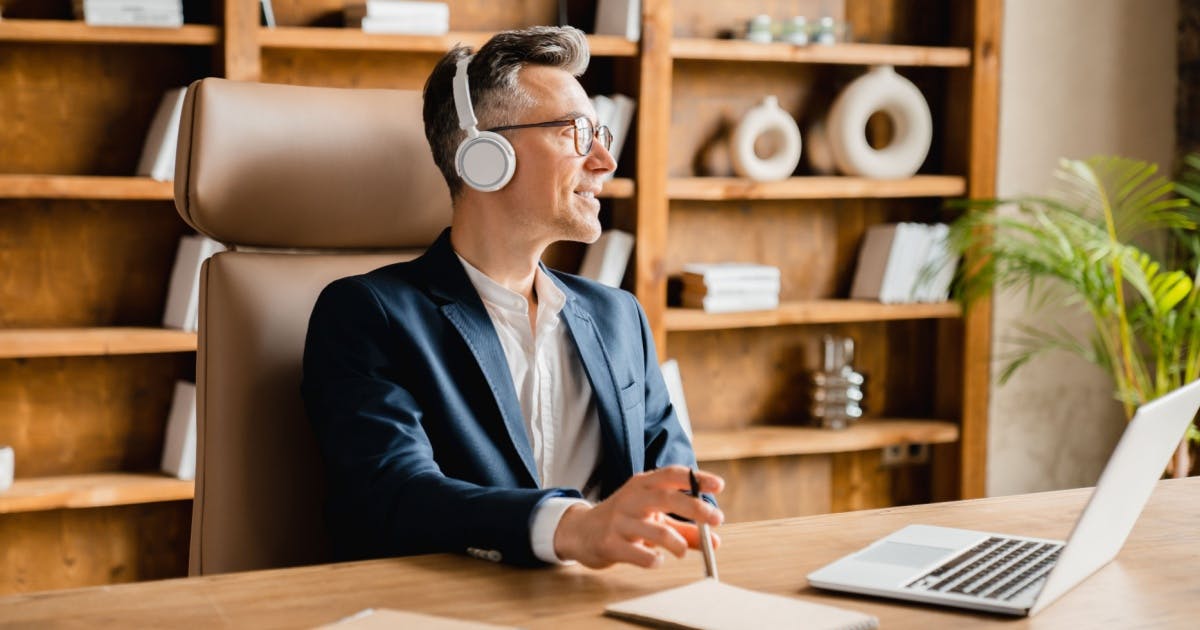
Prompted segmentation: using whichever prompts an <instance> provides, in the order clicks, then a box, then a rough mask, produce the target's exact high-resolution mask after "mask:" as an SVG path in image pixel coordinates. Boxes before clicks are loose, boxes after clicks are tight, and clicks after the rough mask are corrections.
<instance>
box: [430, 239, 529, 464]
mask: <svg viewBox="0 0 1200 630" xmlns="http://www.w3.org/2000/svg"><path fill="white" fill-rule="evenodd" d="M425 258H426V259H427V260H428V262H429V264H430V266H431V269H430V277H431V278H437V279H438V282H437V284H433V283H431V284H430V292H431V293H433V294H434V295H436V296H438V297H439V298H441V299H442V300H443V301H445V303H444V304H442V306H441V311H442V315H444V316H445V317H446V319H448V320H449V321H450V323H451V324H452V325H453V326H454V328H455V330H457V331H458V334H459V335H461V336H462V338H463V341H464V342H465V343H466V344H467V347H468V348H470V350H471V354H472V355H473V356H474V357H475V362H476V363H478V364H479V369H480V370H481V371H482V372H483V376H484V379H485V380H486V381H487V384H488V387H489V388H490V389H491V392H492V396H493V397H494V398H495V400H496V407H497V408H498V409H499V410H500V416H501V417H502V418H503V420H504V426H505V428H506V429H507V430H508V437H509V439H510V440H512V444H513V447H514V448H515V449H516V451H517V455H518V456H520V458H521V462H522V463H524V464H525V472H526V474H527V475H528V481H530V482H531V483H532V484H533V485H534V486H535V487H536V486H540V485H541V484H540V483H539V481H538V474H537V466H536V465H535V464H534V459H533V448H532V447H530V445H529V436H528V435H526V432H525V416H524V414H523V413H522V412H521V403H520V401H519V400H518V399H517V391H516V388H515V386H514V385H513V380H512V373H511V372H509V370H508V360H507V359H506V358H505V356H504V347H503V346H501V345H500V338H499V337H497V336H496V329H495V327H493V326H492V320H491V318H490V317H489V316H488V314H487V309H486V308H485V307H484V306H483V301H482V300H480V299H479V294H478V293H476V291H475V287H474V285H472V284H471V280H470V278H468V277H467V274H466V271H464V270H463V268H462V263H460V262H459V260H458V257H457V256H456V255H455V254H454V249H453V248H452V247H451V246H450V230H449V229H447V230H446V231H445V232H442V235H441V237H439V238H438V240H437V241H436V242H435V243H434V244H433V246H432V247H430V248H429V251H428V252H427V253H426V255H425Z"/></svg>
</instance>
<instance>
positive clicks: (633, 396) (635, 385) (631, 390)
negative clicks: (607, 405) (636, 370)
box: [621, 381, 645, 409]
mask: <svg viewBox="0 0 1200 630" xmlns="http://www.w3.org/2000/svg"><path fill="white" fill-rule="evenodd" d="M642 390H643V387H642V384H641V383H639V382H637V381H634V382H632V383H630V384H628V385H626V386H625V387H622V388H621V409H633V408H634V407H636V406H638V405H640V404H642V403H643V402H645V396H644V395H643V393H642Z"/></svg>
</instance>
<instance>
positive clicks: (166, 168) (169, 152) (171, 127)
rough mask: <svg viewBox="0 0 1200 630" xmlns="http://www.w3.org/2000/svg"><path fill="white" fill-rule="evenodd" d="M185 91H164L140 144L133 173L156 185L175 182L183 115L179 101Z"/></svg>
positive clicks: (178, 89)
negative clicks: (180, 124)
mask: <svg viewBox="0 0 1200 630" xmlns="http://www.w3.org/2000/svg"><path fill="white" fill-rule="evenodd" d="M185 96H187V88H173V89H170V90H167V93H166V94H164V95H163V98H162V100H161V101H159V103H158V111H157V112H155V114H154V120H152V121H150V129H149V130H148V131H147V132H146V139H145V140H144V141H143V142H142V157H141V159H139V160H138V167H137V174H138V175H142V176H145V177H149V178H151V179H154V180H157V181H160V182H169V181H171V180H173V179H175V153H176V152H177V150H178V148H179V119H180V117H182V116H183V99H184V97H185Z"/></svg>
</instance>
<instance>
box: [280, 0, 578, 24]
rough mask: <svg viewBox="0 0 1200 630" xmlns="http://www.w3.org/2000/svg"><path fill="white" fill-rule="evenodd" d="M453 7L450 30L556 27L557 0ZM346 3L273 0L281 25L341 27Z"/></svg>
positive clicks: (470, 0) (461, 0)
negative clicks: (536, 26) (540, 25)
mask: <svg viewBox="0 0 1200 630" xmlns="http://www.w3.org/2000/svg"><path fill="white" fill-rule="evenodd" d="M444 1H446V4H448V5H449V6H450V30H452V31H496V30H502V29H507V28H520V27H523V26H534V25H537V24H555V23H556V20H557V17H558V5H557V3H556V2H555V0H504V1H503V2H496V1H495V0H444ZM345 4H346V2H345V0H273V2H272V6H273V7H274V9H275V20H276V22H277V23H278V24H279V25H280V26H341V25H342V24H343V20H342V7H343V6H345Z"/></svg>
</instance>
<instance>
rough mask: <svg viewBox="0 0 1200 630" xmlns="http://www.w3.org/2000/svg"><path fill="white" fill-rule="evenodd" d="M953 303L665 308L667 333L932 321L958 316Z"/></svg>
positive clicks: (860, 302)
mask: <svg viewBox="0 0 1200 630" xmlns="http://www.w3.org/2000/svg"><path fill="white" fill-rule="evenodd" d="M961 315H962V307H960V306H959V304H958V303H957V302H942V303H935V304H880V303H878V302H870V301H866V300H809V301H802V302H784V303H782V304H780V305H779V308H777V309H772V310H767V311H747V312H743V313H706V312H704V311H703V310H702V309H698V308H669V309H667V315H666V321H667V330H669V331H688V330H723V329H726V328H758V327H762V326H789V325H793V324H835V323H843V322H875V321H886V320H894V319H934V318H943V317H959V316H961Z"/></svg>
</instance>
